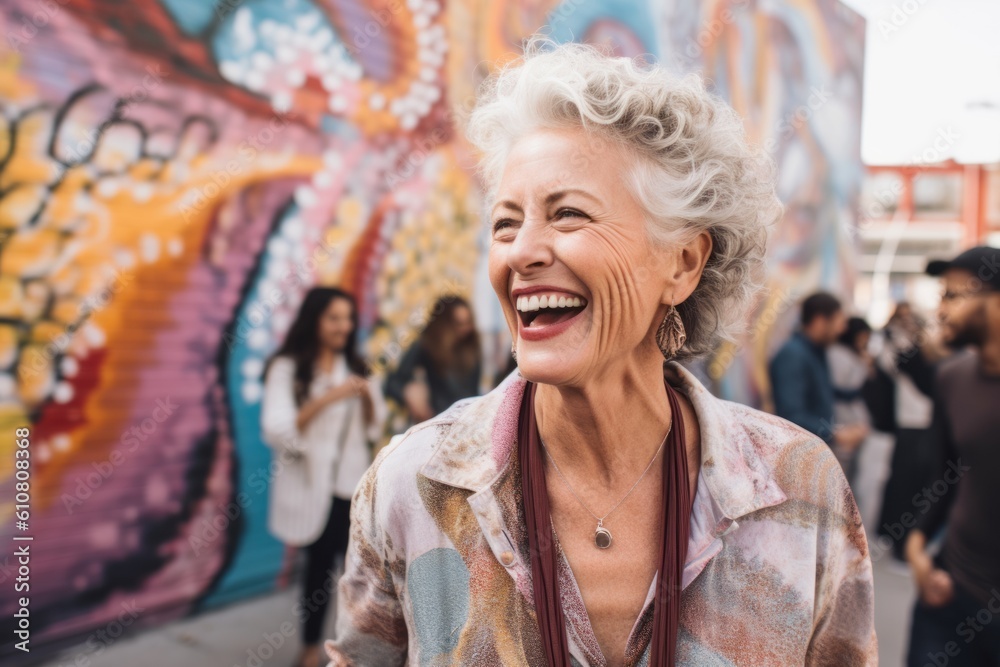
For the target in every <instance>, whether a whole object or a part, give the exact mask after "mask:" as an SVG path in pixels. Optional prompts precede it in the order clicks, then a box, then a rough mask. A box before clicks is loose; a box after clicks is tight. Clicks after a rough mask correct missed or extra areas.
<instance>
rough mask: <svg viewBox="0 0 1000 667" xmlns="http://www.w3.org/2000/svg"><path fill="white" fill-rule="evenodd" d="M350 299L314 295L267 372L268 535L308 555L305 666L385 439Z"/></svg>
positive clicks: (318, 291) (323, 291)
mask: <svg viewBox="0 0 1000 667" xmlns="http://www.w3.org/2000/svg"><path fill="white" fill-rule="evenodd" d="M357 325H358V323H357V308H356V304H355V301H354V298H353V297H352V296H351V295H350V294H348V293H347V292H344V291H343V290H340V289H336V288H330V287H316V288H313V289H311V290H310V291H309V292H308V293H307V294H306V297H305V300H304V301H303V303H302V306H301V307H300V309H299V313H298V316H297V317H296V319H295V322H294V323H293V324H292V327H291V329H290V330H289V332H288V336H287V337H286V339H285V342H284V344H282V346H281V347H280V348H279V350H278V351H277V352H276V353H275V354H274V356H273V357H272V358H271V360H270V362H269V363H268V366H267V369H266V370H265V380H264V399H263V405H262V410H261V428H262V431H263V439H264V442H265V443H267V444H268V445H269V446H270V447H271V448H272V449H273V450H274V454H275V457H276V459H277V461H278V466H277V467H276V470H277V472H276V473H275V475H274V477H273V479H272V483H271V493H270V506H269V513H268V528H269V530H270V531H271V532H272V533H273V534H274V535H275V536H276V537H277V538H278V539H280V540H281V541H283V542H284V543H286V544H289V545H293V546H302V547H305V548H306V554H307V558H306V571H305V582H304V585H305V588H304V591H303V598H304V599H305V601H306V604H304V605H300V607H301V608H302V615H303V618H302V622H303V626H302V640H303V644H304V648H303V651H302V653H301V655H300V656H299V660H298V663H297V664H298V665H299V666H300V667H313V666H315V665H318V664H319V656H320V654H319V639H320V635H321V634H322V629H323V619H324V617H325V615H326V609H327V606H328V602H329V597H330V590H331V585H332V581H331V577H330V575H329V572H330V570H331V569H332V567H333V561H334V558H335V557H336V556H337V555H338V554H340V555H341V556H342V555H343V554H344V552H345V551H346V549H347V540H348V535H349V530H350V508H351V497H352V496H353V495H354V490H355V488H356V487H357V484H358V481H359V480H360V479H361V476H362V475H363V474H364V472H365V470H367V468H368V466H369V464H370V463H371V448H370V446H369V442H370V441H374V440H377V439H378V438H379V437H380V436H381V435H382V428H383V426H384V423H385V418H386V407H385V402H384V400H383V397H382V393H381V389H380V386H379V382H378V381H377V380H376V379H375V378H369V377H368V375H369V373H368V368H367V365H366V364H365V362H364V360H363V359H362V358H361V356H360V355H359V354H358V351H357V348H356V340H357Z"/></svg>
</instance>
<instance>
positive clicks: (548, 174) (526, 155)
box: [494, 128, 629, 201]
mask: <svg viewBox="0 0 1000 667" xmlns="http://www.w3.org/2000/svg"><path fill="white" fill-rule="evenodd" d="M628 157H629V155H628V151H626V150H625V149H624V148H623V147H622V146H620V145H619V144H618V143H616V142H613V141H611V140H610V139H607V138H605V137H602V136H600V135H599V134H597V133H596V132H592V131H587V130H584V129H583V128H551V129H549V128H546V129H537V130H534V131H531V132H529V133H527V134H525V135H523V136H521V137H520V138H518V139H516V140H514V141H513V142H512V144H511V146H510V149H509V151H508V152H507V155H506V158H505V160H504V162H503V169H502V170H501V173H500V179H499V182H498V184H497V187H496V189H495V194H494V200H495V201H499V200H500V199H502V198H504V197H510V196H515V195H518V194H522V196H523V195H524V194H526V193H529V192H530V193H534V194H542V195H545V194H548V193H551V192H555V191H559V190H564V189H572V188H592V189H600V188H607V187H612V188H613V187H615V186H616V185H617V184H619V183H620V182H621V180H622V177H623V176H624V171H625V169H626V167H627V165H628Z"/></svg>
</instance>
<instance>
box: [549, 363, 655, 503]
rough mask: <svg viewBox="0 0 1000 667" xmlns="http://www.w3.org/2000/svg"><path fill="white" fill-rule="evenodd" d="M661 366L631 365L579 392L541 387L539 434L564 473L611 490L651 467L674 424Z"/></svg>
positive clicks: (610, 370) (600, 376) (593, 380)
mask: <svg viewBox="0 0 1000 667" xmlns="http://www.w3.org/2000/svg"><path fill="white" fill-rule="evenodd" d="M657 354H659V351H658V350H657ZM662 360H663V357H662V356H659V357H658V358H651V359H642V360H639V359H630V360H628V361H626V362H625V363H622V364H619V365H617V366H615V367H613V368H607V369H604V370H603V371H602V372H601V373H600V374H598V375H595V376H594V377H592V378H589V379H588V380H587V382H586V383H585V384H584V385H583V386H579V387H559V386H554V385H544V384H540V385H539V386H538V388H537V390H536V392H535V413H536V414H537V415H538V417H537V421H538V432H539V434H540V435H541V437H542V440H543V441H544V442H545V446H546V448H547V449H548V451H549V454H550V455H551V456H552V457H553V458H554V459H555V460H556V464H557V465H558V466H559V468H560V469H561V470H562V471H563V472H564V473H566V474H568V475H569V476H570V477H572V478H575V479H581V478H584V479H594V480H596V481H597V482H598V483H599V484H601V485H604V486H606V487H608V488H609V489H610V488H617V487H620V486H621V485H622V484H625V483H626V482H627V483H628V484H631V483H632V482H633V481H634V480H635V477H636V476H637V475H638V474H640V473H641V472H642V470H643V469H644V468H645V467H646V466H647V465H648V464H649V461H650V459H651V458H652V457H653V455H654V454H655V453H656V450H657V449H658V448H659V446H660V444H661V443H662V442H663V437H664V436H665V435H666V433H667V427H668V426H669V425H670V423H671V419H672V417H671V414H670V407H669V403H668V401H667V394H666V388H665V387H664V384H663V383H664V380H663V366H662Z"/></svg>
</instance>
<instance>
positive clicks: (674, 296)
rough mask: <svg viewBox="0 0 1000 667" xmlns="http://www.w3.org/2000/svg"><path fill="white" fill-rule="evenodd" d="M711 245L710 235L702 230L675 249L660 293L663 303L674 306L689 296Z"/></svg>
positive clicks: (709, 252) (708, 255)
mask: <svg viewBox="0 0 1000 667" xmlns="http://www.w3.org/2000/svg"><path fill="white" fill-rule="evenodd" d="M712 245H713V244H712V235H711V234H709V233H708V232H707V231H703V232H699V233H698V234H697V235H695V236H694V238H692V239H691V240H690V241H688V242H687V243H685V244H684V245H683V246H681V247H680V248H677V249H676V250H675V252H674V261H673V264H672V267H671V269H670V270H669V280H668V284H667V286H666V289H665V290H664V292H663V295H662V300H663V303H672V304H673V305H675V306H676V305H677V304H679V303H681V302H682V301H684V300H685V299H687V298H688V297H689V296H691V294H692V293H693V292H694V290H695V288H696V287H698V283H699V282H700V281H701V274H702V272H703V271H704V270H705V264H707V263H708V258H709V257H710V256H711V255H712Z"/></svg>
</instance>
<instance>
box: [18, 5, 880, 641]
mask: <svg viewBox="0 0 1000 667" xmlns="http://www.w3.org/2000/svg"><path fill="white" fill-rule="evenodd" d="M546 23H548V24H549V25H550V29H551V31H552V33H553V35H554V36H556V37H557V38H558V39H561V40H567V39H578V40H585V41H591V42H602V43H610V44H613V45H615V47H616V48H617V50H618V51H619V52H620V53H622V54H628V55H633V54H638V53H652V54H655V55H658V56H659V57H661V58H662V59H665V60H667V61H668V62H670V63H671V64H672V65H673V66H675V67H677V68H678V69H702V70H703V71H705V72H706V74H707V75H708V76H710V77H711V78H712V79H713V80H714V82H715V84H716V87H717V89H718V90H719V92H720V93H721V94H723V95H724V96H726V97H727V98H728V99H730V100H731V101H732V102H733V104H734V105H735V106H736V107H737V108H738V109H739V110H740V111H741V113H742V114H744V116H745V117H746V118H747V126H748V129H749V130H750V132H751V133H752V134H753V136H754V137H756V138H757V139H759V140H761V141H766V142H769V144H768V145H769V148H771V150H772V152H773V153H774V155H775V157H776V159H777V160H778V161H779V164H780V165H781V173H782V180H781V188H782V195H783V197H784V199H785V201H786V202H787V203H788V213H787V216H786V219H785V221H784V222H783V223H782V225H780V227H779V228H777V229H775V230H774V232H773V236H772V238H773V243H772V250H771V253H772V262H771V268H772V286H774V287H775V288H776V289H775V290H774V291H773V292H772V294H771V296H770V297H769V298H768V299H767V300H765V302H764V303H762V306H761V309H760V312H759V313H758V314H757V316H756V319H755V329H754V332H755V335H754V336H753V337H752V343H751V345H750V346H748V348H747V351H746V352H742V353H733V352H731V351H730V350H727V349H723V350H721V351H720V353H719V355H718V356H717V357H716V358H715V359H713V360H710V361H709V362H708V363H707V364H706V366H705V372H706V373H707V374H708V376H710V377H712V378H714V379H716V381H717V389H718V390H719V391H720V392H722V393H724V394H726V395H728V396H731V397H736V398H740V399H743V400H746V401H748V402H756V403H759V402H760V400H761V391H762V389H764V388H765V387H764V384H763V381H762V378H763V376H762V374H761V371H762V368H763V365H762V364H763V362H762V359H763V356H764V355H765V354H766V352H767V351H768V350H769V349H770V348H771V347H773V341H774V339H775V336H774V330H775V329H777V330H780V329H781V327H785V328H786V329H787V323H788V321H789V318H790V315H791V314H792V310H793V309H790V308H789V307H788V305H789V304H790V303H791V297H788V296H787V292H786V290H785V286H787V285H795V286H797V287H799V288H804V287H808V286H813V285H819V284H822V285H825V286H829V287H843V286H845V285H846V283H847V282H848V281H849V278H848V277H849V275H850V267H849V265H848V264H847V262H848V257H849V253H848V252H846V251H845V249H846V248H847V247H848V244H849V243H850V238H849V235H848V233H847V229H848V228H849V226H850V224H851V222H852V220H853V211H854V210H855V209H856V205H855V200H856V197H857V192H858V182H859V178H860V160H859V157H858V143H859V138H858V128H859V126H860V120H859V119H860V89H861V60H862V52H863V35H864V29H863V28H864V26H863V22H862V21H861V19H860V18H858V17H857V16H856V15H854V14H853V13H851V12H849V11H847V10H845V9H843V8H842V7H840V6H839V4H838V3H837V2H835V1H833V0H808V1H800V2H793V1H791V0H787V1H773V2H763V1H760V2H756V1H755V0H733V1H724V2H723V1H719V2H711V1H709V0H705V1H704V2H697V1H696V0H676V2H674V1H671V0H660V1H659V2H645V1H639V0H566V2H563V3H555V2H551V1H545V0H543V1H542V2H520V3H518V2H495V1H489V2H488V1H486V0H479V1H476V0H464V1H456V2H451V3H449V4H447V6H445V5H443V4H441V3H440V2H438V0H408V1H407V2H402V0H372V1H370V2H362V1H361V0H335V1H333V0H331V1H328V2H325V3H320V2H310V1H307V0H216V1H215V2H214V3H213V2H211V1H210V0H143V1H136V2H127V3H126V2H112V1H109V0H45V1H41V0H9V1H8V2H5V3H4V5H3V9H2V10H0V35H5V36H6V37H5V38H4V39H3V41H2V43H0V104H2V111H3V114H2V117H0V433H3V436H2V437H0V543H2V544H14V543H13V541H12V537H13V536H15V534H16V535H18V536H32V537H33V538H34V540H33V541H32V542H31V543H30V549H31V554H32V559H31V564H30V568H31V581H30V586H31V588H30V592H29V593H25V595H27V596H28V597H30V613H31V628H32V635H31V647H32V649H33V651H44V650H45V649H46V647H49V648H52V647H56V646H57V645H59V644H60V643H64V642H66V641H71V640H75V641H80V640H86V639H88V638H89V639H90V641H91V644H90V646H91V647H93V653H92V654H91V655H96V654H97V653H99V651H100V648H101V646H102V645H103V642H104V641H105V640H104V639H101V638H100V637H101V636H102V635H101V634H100V633H104V635H103V636H107V634H108V631H109V630H110V629H112V628H116V630H115V632H118V631H120V629H121V626H122V625H134V626H142V625H152V624H157V623H162V622H165V621H167V620H169V619H170V618H175V617H179V616H183V615H186V614H190V613H193V612H195V611H197V610H198V609H200V608H203V607H206V606H212V605H215V604H220V603H224V602H227V601H231V600H235V599H238V598H240V597H243V596H247V595H250V594H253V593H257V592H261V591H266V590H269V589H272V588H273V587H274V586H275V585H276V583H277V581H278V580H279V577H280V575H281V572H282V567H283V555H284V554H283V548H282V546H281V545H280V544H279V543H278V542H277V541H275V540H274V539H273V538H271V537H270V536H269V535H268V534H267V532H266V529H265V521H264V517H265V515H266V502H267V481H268V476H269V472H268V467H269V464H270V452H269V450H268V449H267V448H266V447H265V446H264V445H263V444H262V442H261V440H260V436H259V433H258V429H257V423H258V417H259V399H260V394H261V377H260V376H261V369H262V365H263V361H264V359H265V358H266V356H267V355H268V354H269V353H270V352H271V351H272V350H273V349H274V347H275V346H276V345H277V342H278V340H280V338H281V337H282V336H283V334H284V332H285V330H286V329H287V327H288V325H289V324H290V320H291V317H292V314H293V313H294V310H295V308H296V307H297V305H298V303H299V300H300V298H301V296H302V295H303V293H304V291H305V290H306V289H307V288H308V287H309V286H311V285H313V284H316V283H322V284H340V285H344V286H346V287H347V288H349V289H351V290H353V291H354V292H355V293H356V294H357V295H358V296H359V299H360V302H361V309H362V313H361V314H362V317H361V321H362V326H363V329H364V332H363V334H364V335H363V338H364V341H365V345H366V346H367V348H368V350H369V353H370V355H371V356H372V357H373V358H375V359H376V360H377V361H379V362H380V363H385V364H389V365H391V364H392V363H393V362H394V361H395V360H396V359H397V358H398V356H399V354H400V351H401V350H402V349H403V348H405V347H406V345H407V344H408V343H409V342H410V341H411V340H412V332H413V331H414V330H415V329H417V328H419V327H420V325H421V324H422V322H423V316H424V315H423V313H424V309H425V308H426V307H428V306H429V305H430V303H431V302H433V300H434V298H435V297H436V296H438V295H439V294H440V293H442V292H446V291H458V292H460V293H463V294H466V295H468V296H470V297H471V298H473V299H474V300H475V303H476V304H477V314H478V316H479V322H480V326H481V327H482V329H483V331H484V333H486V334H487V335H488V336H489V340H490V341H491V342H492V343H495V346H496V349H498V350H503V349H504V347H505V346H504V340H505V339H506V332H504V331H503V324H502V321H501V319H500V318H499V311H498V307H497V305H496V303H495V298H494V297H493V296H492V292H491V291H490V288H489V285H488V283H487V282H486V280H485V267H484V264H483V258H484V257H483V252H484V249H485V248H486V245H487V242H488V241H487V237H486V231H485V226H484V225H483V224H481V219H480V209H481V201H480V198H479V195H478V194H477V189H476V184H475V182H474V180H473V177H472V175H471V174H472V171H471V168H472V164H473V156H472V155H471V153H470V152H469V149H468V147H467V146H466V145H465V144H464V142H463V140H462V139H461V136H460V132H458V131H457V130H456V127H458V126H460V120H461V118H462V116H463V114H464V113H465V112H466V111H467V110H468V109H469V108H470V106H471V104H472V101H473V100H474V91H475V87H476V84H477V83H478V82H479V81H480V80H481V79H482V77H483V75H484V74H485V73H486V63H495V62H500V61H503V60H505V59H508V58H511V57H514V55H515V48H514V46H515V45H516V44H518V43H519V40H520V39H521V38H522V37H524V36H526V35H528V34H530V33H531V32H533V31H534V30H535V29H537V28H538V27H539V26H542V25H544V24H546ZM751 355H752V356H751ZM751 360H752V361H751ZM24 426H28V427H29V428H30V442H31V444H30V447H29V451H30V473H31V480H30V495H31V502H30V505H31V507H30V518H29V520H28V529H27V530H24V531H21V530H18V529H17V528H16V526H15V515H14V511H15V507H14V498H15V493H16V488H15V483H16V481H17V480H16V478H15V468H14V462H15V453H14V451H15V449H16V446H15V444H14V439H13V433H14V429H15V428H17V427H24ZM17 576H18V574H17V561H16V557H15V556H14V555H13V548H8V547H3V551H2V552H0V587H2V588H3V590H4V591H5V592H4V594H3V595H0V618H2V621H0V626H2V627H0V631H2V632H3V633H4V636H7V637H9V636H11V635H10V634H9V632H10V631H11V630H12V629H13V628H12V627H10V623H11V618H12V614H13V612H14V609H15V604H16V602H15V600H14V596H13V595H8V592H9V591H10V590H11V589H12V588H13V585H14V582H15V578H16V577H17ZM140 610H141V611H140ZM126 620H127V622H126ZM112 634H114V633H112ZM88 650H89V649H88ZM3 651H5V652H6V653H5V654H2V655H0V658H3V657H10V655H11V652H12V651H13V649H12V648H11V645H10V644H9V643H6V642H5V643H4V647H3ZM36 655H37V653H36Z"/></svg>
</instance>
